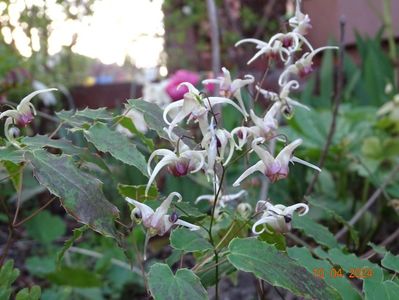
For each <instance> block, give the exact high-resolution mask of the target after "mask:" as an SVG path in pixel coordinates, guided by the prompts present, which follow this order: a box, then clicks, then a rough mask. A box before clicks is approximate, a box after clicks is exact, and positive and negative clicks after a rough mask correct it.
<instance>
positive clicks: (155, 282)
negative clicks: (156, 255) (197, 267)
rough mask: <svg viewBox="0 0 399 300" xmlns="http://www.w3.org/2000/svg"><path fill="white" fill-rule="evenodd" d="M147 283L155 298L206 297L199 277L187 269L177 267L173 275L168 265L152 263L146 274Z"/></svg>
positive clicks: (183, 298) (157, 299)
mask: <svg viewBox="0 0 399 300" xmlns="http://www.w3.org/2000/svg"><path fill="white" fill-rule="evenodd" d="M148 284H149V286H150V291H151V295H152V296H153V297H154V299H155V300H164V299H165V300H166V299H176V300H185V299H193V300H199V299H207V293H206V290H205V289H204V287H203V286H202V285H201V282H200V279H199V278H198V277H197V276H196V275H195V274H194V273H193V272H192V271H190V270H188V269H179V270H178V271H177V272H176V274H175V275H173V272H172V270H171V269H170V268H169V266H168V265H165V264H159V263H157V264H154V265H152V266H151V268H150V272H149V274H148Z"/></svg>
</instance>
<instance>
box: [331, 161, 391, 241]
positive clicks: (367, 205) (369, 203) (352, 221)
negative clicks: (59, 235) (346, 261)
mask: <svg viewBox="0 0 399 300" xmlns="http://www.w3.org/2000/svg"><path fill="white" fill-rule="evenodd" d="M398 172H399V164H398V165H397V166H396V167H395V168H394V169H393V170H392V172H391V173H389V174H388V176H387V177H386V178H385V180H384V182H383V183H382V184H381V186H380V187H379V188H378V189H377V190H376V191H375V192H374V193H373V194H372V195H371V197H370V198H369V199H368V200H367V202H366V203H365V204H364V205H363V206H362V207H361V208H360V209H359V210H358V211H357V213H356V214H355V215H354V216H353V217H352V219H350V221H349V222H348V225H349V226H353V225H355V224H356V223H357V221H359V220H360V218H361V217H362V216H363V215H364V213H365V212H366V211H367V210H368V209H369V208H370V207H371V206H372V205H373V204H374V202H375V201H377V199H378V197H379V196H380V195H381V194H382V193H383V191H384V189H385V187H386V186H387V185H388V184H389V183H390V182H392V181H393V180H394V179H395V175H396V174H397V173H398ZM347 231H348V226H345V227H344V228H342V229H341V230H340V231H338V233H337V234H336V235H335V238H336V239H339V238H341V237H342V236H343V235H344V234H345V233H346V232H347Z"/></svg>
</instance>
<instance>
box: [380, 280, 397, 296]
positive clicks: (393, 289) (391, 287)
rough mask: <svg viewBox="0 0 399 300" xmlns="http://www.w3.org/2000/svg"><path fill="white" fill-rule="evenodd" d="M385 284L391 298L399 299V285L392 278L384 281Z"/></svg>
mask: <svg viewBox="0 0 399 300" xmlns="http://www.w3.org/2000/svg"><path fill="white" fill-rule="evenodd" d="M382 284H383V285H384V288H385V290H386V292H387V295H388V298H387V299H389V300H396V299H398V295H399V285H398V284H397V283H395V282H393V281H391V280H387V281H384V282H383V283H382Z"/></svg>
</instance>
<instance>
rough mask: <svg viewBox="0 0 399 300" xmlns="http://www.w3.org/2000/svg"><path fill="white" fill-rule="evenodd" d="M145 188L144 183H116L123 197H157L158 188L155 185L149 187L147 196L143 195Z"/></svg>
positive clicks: (141, 198)
mask: <svg viewBox="0 0 399 300" xmlns="http://www.w3.org/2000/svg"><path fill="white" fill-rule="evenodd" d="M145 189H146V186H145V185H126V184H118V191H119V193H120V194H121V195H122V196H123V197H129V198H131V199H134V200H137V201H144V200H156V199H158V196H159V194H158V188H157V187H156V186H155V185H152V186H151V187H150V188H149V190H148V194H147V196H146V195H145Z"/></svg>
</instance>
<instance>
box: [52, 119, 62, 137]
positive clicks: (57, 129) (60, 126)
mask: <svg viewBox="0 0 399 300" xmlns="http://www.w3.org/2000/svg"><path fill="white" fill-rule="evenodd" d="M64 124H65V121H62V122H60V124H58V126H57V128H56V129H55V130H54V131H53V132H52V133H51V134H50V135H49V138H50V139H52V138H53V137H54V136H55V135H56V134H57V132H58V131H59V130H60V129H61V128H62V126H64Z"/></svg>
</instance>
